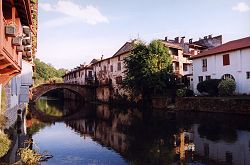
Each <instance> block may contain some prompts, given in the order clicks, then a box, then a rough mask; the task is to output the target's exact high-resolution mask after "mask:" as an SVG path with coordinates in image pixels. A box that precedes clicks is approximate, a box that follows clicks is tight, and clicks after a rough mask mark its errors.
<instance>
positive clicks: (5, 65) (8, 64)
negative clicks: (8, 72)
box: [0, 63, 11, 69]
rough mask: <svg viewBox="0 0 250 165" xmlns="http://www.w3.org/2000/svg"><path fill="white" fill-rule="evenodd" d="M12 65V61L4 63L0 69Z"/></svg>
mask: <svg viewBox="0 0 250 165" xmlns="http://www.w3.org/2000/svg"><path fill="white" fill-rule="evenodd" d="M10 65H11V63H7V64H2V65H0V69H5V68H7V67H8V66H10Z"/></svg>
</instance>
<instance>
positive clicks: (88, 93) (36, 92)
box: [31, 83, 95, 102]
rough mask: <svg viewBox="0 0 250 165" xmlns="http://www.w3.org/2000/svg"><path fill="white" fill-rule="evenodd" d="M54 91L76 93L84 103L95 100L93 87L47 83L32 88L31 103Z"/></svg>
mask: <svg viewBox="0 0 250 165" xmlns="http://www.w3.org/2000/svg"><path fill="white" fill-rule="evenodd" d="M55 89H67V90H69V91H72V92H74V93H78V94H79V95H80V96H81V97H82V98H83V100H84V101H86V102H89V101H93V100H94V99H95V87H94V86H91V85H78V84H66V83H49V84H42V85H39V86H37V87H34V88H32V98H31V102H35V101H36V100H38V99H39V98H40V97H41V96H42V95H44V94H45V93H47V92H49V91H52V90H55Z"/></svg>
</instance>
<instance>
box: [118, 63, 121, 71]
mask: <svg viewBox="0 0 250 165" xmlns="http://www.w3.org/2000/svg"><path fill="white" fill-rule="evenodd" d="M117 70H118V71H119V70H121V63H120V62H118V64H117Z"/></svg>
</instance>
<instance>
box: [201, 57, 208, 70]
mask: <svg viewBox="0 0 250 165" xmlns="http://www.w3.org/2000/svg"><path fill="white" fill-rule="evenodd" d="M206 71H207V59H202V72H206Z"/></svg>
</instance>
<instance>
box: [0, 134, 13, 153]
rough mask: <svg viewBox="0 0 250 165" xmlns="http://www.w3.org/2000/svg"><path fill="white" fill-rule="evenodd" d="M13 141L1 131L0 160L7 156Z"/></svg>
mask: <svg viewBox="0 0 250 165" xmlns="http://www.w3.org/2000/svg"><path fill="white" fill-rule="evenodd" d="M10 144H11V141H10V139H9V137H8V135H6V134H4V133H3V132H1V131H0V146H1V147H0V158H1V157H3V156H4V155H6V154H7V152H8V151H9V149H10Z"/></svg>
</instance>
